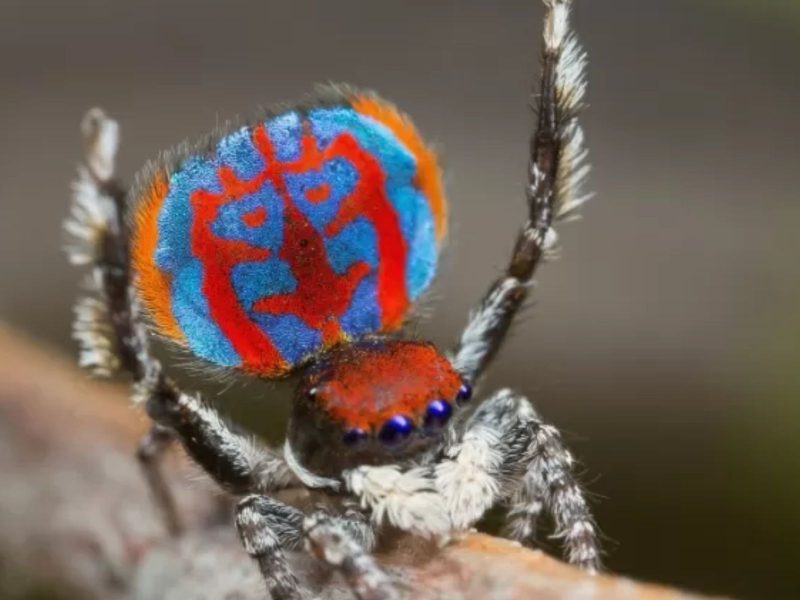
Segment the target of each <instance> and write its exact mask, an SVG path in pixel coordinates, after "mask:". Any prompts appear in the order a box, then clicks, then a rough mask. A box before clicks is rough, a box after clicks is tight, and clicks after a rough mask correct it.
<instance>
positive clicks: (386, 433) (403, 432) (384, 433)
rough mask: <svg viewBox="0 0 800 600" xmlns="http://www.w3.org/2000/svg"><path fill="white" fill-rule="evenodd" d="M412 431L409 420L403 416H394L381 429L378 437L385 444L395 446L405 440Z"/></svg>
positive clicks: (412, 427) (411, 424) (412, 425)
mask: <svg viewBox="0 0 800 600" xmlns="http://www.w3.org/2000/svg"><path fill="white" fill-rule="evenodd" d="M413 430H414V424H413V423H412V422H411V419H409V418H408V417H404V416H403V415H395V416H393V417H392V418H391V419H389V420H388V421H386V423H384V424H383V427H381V431H380V433H379V434H378V437H379V438H380V439H381V441H382V442H384V443H386V444H396V443H398V442H402V441H403V440H404V439H406V438H407V437H408V436H409V435H411V432H412V431H413Z"/></svg>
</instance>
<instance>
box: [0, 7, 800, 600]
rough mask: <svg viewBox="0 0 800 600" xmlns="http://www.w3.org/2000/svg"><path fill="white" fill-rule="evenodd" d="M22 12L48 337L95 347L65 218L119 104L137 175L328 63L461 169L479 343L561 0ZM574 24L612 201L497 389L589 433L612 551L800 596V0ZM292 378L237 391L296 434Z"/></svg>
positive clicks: (767, 592) (24, 279)
mask: <svg viewBox="0 0 800 600" xmlns="http://www.w3.org/2000/svg"><path fill="white" fill-rule="evenodd" d="M0 16H1V17H0V215H2V217H0V257H2V258H1V259H0V318H2V319H3V320H6V321H9V322H10V323H12V324H14V325H16V326H18V327H19V328H22V329H24V330H26V331H28V332H29V333H31V334H32V335H34V336H36V337H38V338H39V339H40V340H42V341H43V342H44V343H50V344H52V345H54V346H56V347H57V348H58V349H59V350H61V351H63V352H65V353H67V352H74V348H73V344H72V342H71V341H70V338H69V323H70V304H71V301H72V299H73V297H74V296H75V294H76V289H77V280H78V277H77V274H76V273H75V272H74V271H73V270H72V269H69V268H68V267H67V266H66V263H65V260H64V258H63V257H62V255H61V254H60V251H59V244H60V239H61V235H60V231H59V226H60V222H61V220H62V219H63V217H64V215H65V212H66V206H67V197H68V191H67V190H68V183H69V181H70V178H71V176H72V173H73V169H74V166H75V165H76V163H77V160H78V158H79V155H80V151H81V143H80V139H79V135H78V131H77V124H78V122H79V120H80V118H81V116H82V114H83V112H84V110H85V109H86V108H87V107H89V106H92V105H95V104H99V105H102V106H103V107H105V108H106V109H108V110H109V111H110V112H111V113H112V114H113V115H114V116H116V117H117V118H118V119H119V120H120V121H121V123H122V126H123V143H124V145H123V150H122V154H121V157H120V168H121V171H122V172H123V173H128V174H132V173H134V172H135V170H136V169H138V167H139V166H140V165H141V164H142V163H143V162H144V161H145V160H146V159H147V158H148V157H151V156H153V155H154V154H155V153H156V152H157V151H158V150H160V149H162V148H165V147H167V146H170V145H172V144H174V143H175V142H177V141H179V140H181V139H183V138H185V137H191V136H195V135H198V134H201V133H203V132H205V131H206V130H208V129H210V128H211V127H213V126H214V125H215V124H216V123H217V122H219V121H221V120H224V119H226V118H228V117H231V116H234V115H236V114H241V113H245V114H246V113H247V112H248V111H250V110H251V109H252V108H253V107H255V106H257V105H261V104H268V103H270V102H273V101H278V100H286V99H292V98H295V97H297V96H299V95H301V94H302V93H304V92H305V91H307V90H308V89H309V88H310V86H311V84H312V83H314V82H320V81H328V80H333V81H349V82H352V83H354V84H357V85H360V86H369V87H373V88H375V89H377V90H380V91H381V93H382V94H383V95H385V96H387V97H389V98H391V99H393V100H394V101H396V102H397V103H398V104H399V105H400V106H402V107H403V108H404V109H405V110H406V111H408V112H409V113H411V114H412V115H414V116H415V118H416V120H417V122H418V124H419V126H420V128H421V129H422V130H423V131H424V132H426V134H427V136H428V137H429V138H431V139H433V140H435V141H436V142H437V144H438V146H439V147H440V149H441V151H442V155H443V158H444V162H445V165H446V170H447V184H448V191H449V197H450V199H451V205H452V221H453V235H452V238H451V242H450V245H449V249H448V254H447V256H446V257H445V260H444V264H443V268H442V273H441V277H440V278H439V280H438V284H437V286H436V291H435V299H436V300H437V302H436V303H435V304H433V305H432V306H431V308H432V309H433V310H432V315H431V317H430V318H429V319H428V320H427V321H426V322H424V323H422V324H421V326H420V329H421V330H423V331H425V332H426V333H427V334H429V335H430V336H431V337H432V338H433V339H434V340H435V341H437V342H439V343H440V344H442V345H447V344H449V343H450V342H451V341H452V340H454V339H455V337H456V336H457V334H458V331H459V327H460V326H461V325H462V324H463V323H464V319H465V316H466V314H467V312H468V310H469V307H470V306H471V305H472V303H473V302H474V301H475V300H477V299H478V297H479V296H480V295H481V293H482V292H483V290H484V289H485V287H486V285H487V284H488V282H489V281H490V280H492V279H493V278H494V277H495V276H496V275H497V274H498V272H499V270H500V269H501V268H502V266H503V264H504V261H505V260H506V257H507V255H508V253H509V250H510V245H511V241H512V236H513V235H514V234H515V232H516V230H517V227H518V226H519V224H520V223H521V220H522V218H523V215H524V205H523V181H524V173H525V163H526V144H527V137H528V134H529V130H530V125H531V116H530V114H529V112H528V111H527V94H528V90H529V86H530V84H531V81H532V79H533V76H534V74H535V73H537V72H538V68H537V60H538V58H537V57H538V54H537V52H538V40H539V29H540V22H541V16H542V8H541V6H540V5H539V3H538V2H536V1H535V0H526V1H524V2H521V1H515V2H511V1H509V0H493V1H488V0H483V1H480V2H478V1H466V0H437V1H435V2H424V1H407V2H400V1H388V0H384V1H381V2H371V1H366V0H364V1H353V0H319V1H316V2H315V1H311V0H291V1H289V0H259V1H252V2H250V1H245V0H227V1H226V2H198V1H190V0H183V1H174V2H164V1H162V0H140V1H139V2H135V3H133V2H121V1H111V0H72V1H69V2H64V1H62V0H3V1H2V2H0ZM576 23H577V26H578V29H579V32H580V35H581V38H582V40H583V42H584V44H585V46H586V48H587V49H588V51H589V54H590V57H591V71H590V96H589V98H590V103H591V106H590V108H589V110H588V112H587V113H586V117H585V121H584V122H585V126H586V130H587V135H588V140H589V145H590V149H591V156H592V163H593V165H594V171H593V174H592V177H591V187H592V189H593V190H595V191H596V192H597V197H596V198H595V200H593V201H592V203H591V204H590V205H589V206H588V207H587V208H586V210H585V212H584V219H583V220H582V221H580V222H578V223H576V224H570V225H568V226H564V227H562V230H561V233H562V241H563V258H562V259H561V260H560V261H558V262H556V263H554V264H551V265H548V266H547V267H546V268H545V269H544V271H543V272H542V273H541V275H540V277H539V286H538V288H537V290H536V293H535V298H536V302H535V306H533V307H532V309H530V310H529V311H528V312H527V314H526V317H525V318H524V319H523V320H522V321H521V322H520V323H519V324H518V327H517V329H516V332H515V334H514V335H513V336H512V339H511V341H510V342H509V343H508V345H507V347H506V348H505V350H504V352H503V353H502V355H501V357H500V359H499V360H498V361H497V363H496V366H495V367H494V369H493V371H492V374H491V376H490V378H489V380H488V381H487V385H486V386H485V388H484V389H485V390H490V389H492V388H493V387H495V386H499V385H508V386H512V387H514V388H517V389H519V390H522V391H524V392H526V393H528V394H530V395H531V396H532V397H533V398H534V399H535V401H536V403H537V405H538V407H539V408H540V409H541V411H542V412H543V413H544V415H545V416H546V417H547V418H548V419H549V420H551V421H552V422H554V423H555V424H557V425H558V426H559V427H561V428H563V430H565V432H566V435H567V438H568V440H569V441H570V443H571V445H572V447H573V449H574V450H575V451H576V453H577V454H578V455H579V456H580V457H581V459H582V460H583V463H584V465H585V472H584V478H585V480H586V481H587V483H588V484H589V486H590V489H591V490H592V491H593V492H594V493H595V494H596V496H597V498H596V500H597V501H596V510H597V518H598V520H599V522H600V524H601V526H602V528H603V530H604V533H605V535H606V536H607V543H606V547H607V551H608V557H607V563H608V566H609V567H610V568H611V569H613V570H617V571H620V572H623V573H626V574H630V575H634V576H636V577H640V578H647V579H653V580H657V581H661V582H666V583H670V584H675V585H679V586H686V587H689V588H693V589H697V590H700V591H707V592H715V593H725V594H732V595H736V596H742V597H752V598H777V597H796V596H797V595H798V594H800V573H799V572H800V564H799V563H800V550H799V548H800V511H798V505H799V504H800V453H799V452H800V374H798V368H797V367H798V365H800V343H798V340H800V277H798V275H800V272H799V271H798V266H797V264H798V260H797V255H798V251H800V241H799V239H800V238H799V236H798V228H799V226H800V203H799V202H798V189H800V165H799V164H798V158H800V145H799V144H798V134H800V117H798V107H800V75H798V67H797V59H798V56H800V3H798V2H797V0H685V1H681V0H670V1H667V0H613V1H612V0H606V1H604V2H599V1H589V0H584V1H582V2H579V3H578V6H577V9H576ZM0 360H2V357H0ZM284 387H285V386H277V387H276V388H274V389H273V388H272V387H269V386H265V385H263V384H258V383H250V384H248V385H244V386H235V387H234V389H233V390H228V393H227V394H226V395H225V396H224V398H223V397H221V398H219V401H220V402H221V403H222V404H223V405H224V406H226V407H227V408H228V409H229V410H230V411H231V414H232V415H233V416H234V417H236V418H238V419H241V420H243V421H245V422H246V423H247V425H248V426H250V427H252V428H254V429H257V430H259V431H261V432H264V433H265V435H267V436H269V437H272V438H274V439H277V438H278V437H279V436H280V434H281V430H282V427H283V425H284V418H285V390H284ZM231 396H235V397H234V398H233V400H231ZM9 485H13V482H5V484H4V487H7V486H9ZM0 493H3V491H2V490H0Z"/></svg>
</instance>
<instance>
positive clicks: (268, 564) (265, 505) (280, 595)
mask: <svg viewBox="0 0 800 600" xmlns="http://www.w3.org/2000/svg"><path fill="white" fill-rule="evenodd" d="M302 526H303V514H302V513H301V512H300V511H298V510H296V509H294V508H291V507H289V506H286V505H284V504H282V503H280V502H277V501H275V500H272V499H270V498H267V497H265V496H256V495H253V496H247V497H246V498H244V499H242V500H241V501H240V502H239V505H238V506H237V509H236V527H237V529H238V530H239V537H240V538H241V540H242V544H243V545H244V548H245V550H246V551H247V554H248V555H250V557H251V558H253V559H254V560H255V561H256V562H257V563H258V567H259V569H260V570H261V574H262V576H263V577H264V581H265V583H266V586H267V591H269V593H270V596H271V597H272V598H273V599H274V600H300V599H302V598H306V597H310V594H307V593H305V591H304V590H302V589H301V587H300V582H299V581H298V580H297V577H296V576H295V574H294V573H293V572H292V570H291V568H290V567H289V563H288V562H287V560H286V554H285V552H284V550H287V549H292V548H296V547H298V546H299V544H300V540H301V538H302V536H301V531H302Z"/></svg>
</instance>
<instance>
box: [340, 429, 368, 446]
mask: <svg viewBox="0 0 800 600" xmlns="http://www.w3.org/2000/svg"><path fill="white" fill-rule="evenodd" d="M367 437H368V435H367V432H366V431H364V430H363V429H361V428H360V427H353V428H352V429H348V430H347V431H345V432H344V437H343V438H342V441H344V443H345V444H346V445H347V446H355V445H356V444H358V443H360V442H363V441H364V440H366V439H367Z"/></svg>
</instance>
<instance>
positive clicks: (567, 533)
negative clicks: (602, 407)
mask: <svg viewBox="0 0 800 600" xmlns="http://www.w3.org/2000/svg"><path fill="white" fill-rule="evenodd" d="M526 402H527V401H526ZM532 425H533V428H532V432H531V436H532V439H531V446H532V447H533V448H534V449H535V452H534V458H533V460H531V461H530V463H528V466H527V472H526V473H525V476H524V478H523V480H522V485H520V486H519V488H518V489H517V490H516V491H515V492H514V493H513V494H512V495H511V509H510V511H509V516H508V519H509V522H508V530H509V532H510V534H511V537H513V538H514V539H517V540H519V541H520V542H523V543H525V544H526V545H533V541H534V539H533V534H534V533H535V520H536V517H537V516H538V511H539V510H540V508H541V507H542V505H543V506H544V508H546V509H547V511H548V512H549V513H550V515H551V516H552V517H553V521H554V522H555V530H556V531H555V534H554V536H553V537H557V538H561V539H562V544H563V546H564V552H565V554H566V555H567V557H568V559H569V562H571V563H572V564H574V565H577V566H579V567H581V568H583V569H586V570H587V571H590V572H592V573H596V572H597V571H598V570H599V569H600V568H601V564H600V542H599V540H598V537H597V529H596V526H595V523H594V519H593V518H592V514H591V511H590V509H589V505H588V503H587V501H586V498H585V496H584V493H583V489H582V488H581V485H580V483H579V482H578V481H577V479H576V478H575V475H574V474H573V465H574V459H573V458H572V455H571V454H570V452H569V450H567V449H566V448H565V447H564V444H563V442H562V441H561V435H560V434H559V432H558V430H557V429H556V428H555V427H553V426H552V425H547V424H543V423H541V422H539V421H532Z"/></svg>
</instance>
